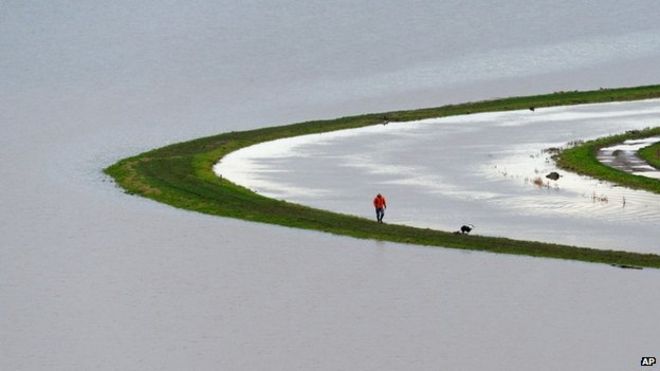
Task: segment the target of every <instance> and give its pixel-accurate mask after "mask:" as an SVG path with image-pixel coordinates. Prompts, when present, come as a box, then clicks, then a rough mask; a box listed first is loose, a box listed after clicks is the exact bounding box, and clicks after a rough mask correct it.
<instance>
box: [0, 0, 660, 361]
mask: <svg viewBox="0 0 660 371" xmlns="http://www.w3.org/2000/svg"><path fill="white" fill-rule="evenodd" d="M658 14H660V3H658V2H656V1H637V2H634V3H622V2H620V1H613V0H605V1H599V2H597V3H593V2H589V3H587V2H585V3H580V4H577V3H576V2H573V1H556V0H553V1H535V2H533V3H530V2H522V1H510V2H501V3H492V2H486V1H481V2H458V1H443V2H437V1H419V2H415V3H414V4H403V3H400V2H396V1H377V2H376V1H360V2H346V1H323V2H315V1H311V2H293V1H283V2H280V3H278V5H277V6H273V5H272V3H268V2H262V1H241V2H235V1H232V2H230V1H209V0H199V1H191V2H176V1H154V0H145V1H140V2H135V1H127V0H118V1H112V2H71V1H65V0H53V1H47V2H35V1H16V0H9V1H4V2H2V4H1V5H0V56H1V57H0V160H1V165H0V190H1V191H2V192H0V369H2V370H90V369H93V370H117V369H121V370H181V369H196V370H218V369H222V370H246V369H249V370H260V369H261V370H277V369H280V370H312V369H327V370H336V369H359V370H370V369H372V370H376V369H377V370H387V369H389V370H397V369H398V370H410V369H452V370H461V369H464V370H465V369H467V370H472V369H490V370H527V369H530V368H531V367H533V368H534V369H538V370H543V369H546V370H557V369H581V370H590V369H592V370H621V369H627V368H632V367H638V365H639V358H640V357H641V356H644V355H656V356H657V353H656V352H657V344H660V336H659V335H658V334H659V333H660V324H658V322H657V321H656V319H657V308H658V307H659V306H660V299H658V298H657V297H656V296H654V295H653V293H654V292H657V291H658V282H659V281H660V280H659V278H660V273H659V272H658V271H655V270H642V271H637V270H634V271H632V270H620V269H615V268H612V267H609V266H605V265H593V264H583V263H576V262H566V261H555V260H543V259H533V258H526V257H515V256H504V255H494V254H486V253H476V252H461V251H454V250H449V249H440V248H438V249H430V248H419V247H413V246H405V245H397V244H390V243H379V242H375V241H361V240H355V239H350V238H344V237H338V236H331V235H326V234H322V233H316V232H310V231H301V230H297V229H290V228H281V227H275V226H268V225H262V224H253V223H245V222H241V221H237V220H231V219H224V218H215V217H209V216H205V215H200V214H195V213H191V212H186V211H181V210H177V209H173V208H170V207H168V206H165V205H161V204H158V203H155V202H152V201H149V200H146V199H141V198H138V197H132V196H128V195H125V194H123V193H122V192H121V190H119V189H117V188H116V187H115V186H114V185H113V184H112V182H110V181H109V180H108V179H107V178H106V177H104V176H103V175H102V173H101V169H102V168H103V167H105V166H107V165H109V164H111V163H113V162H114V161H117V160H118V159H120V158H123V157H126V156H130V155H133V154H136V153H139V152H141V151H144V150H147V149H150V148H154V147H158V146H162V145H164V144H167V143H174V142H177V141H181V140H185V139H191V138H195V137H199V136H203V135H210V134H214V133H218V132H224V131H231V130H245V129H251V128H257V127H264V126H271V125H275V124H284V123H290V122H296V121H304V120H311V119H317V118H324V117H328V118H329V117H338V116H343V115H350V114H356V113H362V112H382V111H386V110H393V109H405V108H414V107H424V106H437V105H441V104H445V103H456V102H462V101H466V100H478V99H486V98H493V97H498V96H500V97H501V96H510V95H523V94H530V93H542V92H549V91H557V90H574V89H593V88H599V87H616V86H625V85H627V86H632V85H641V84H648V83H657V82H658V81H657V77H658V76H660V66H659V65H658V63H657V60H658V58H659V57H660V32H659V31H660V29H659V26H658V25H659V23H658V19H657V15H658ZM576 25H579V28H578V27H576ZM395 199H396V198H395ZM395 205H396V202H395V203H394V204H393V207H394V206H395ZM394 211H395V209H392V210H391V211H390V214H388V216H392V214H395V213H394ZM475 224H476V223H475ZM478 227H479V228H480V227H481V224H479V225H478ZM480 231H481V230H480ZM557 233H559V234H560V233H562V231H557Z"/></svg>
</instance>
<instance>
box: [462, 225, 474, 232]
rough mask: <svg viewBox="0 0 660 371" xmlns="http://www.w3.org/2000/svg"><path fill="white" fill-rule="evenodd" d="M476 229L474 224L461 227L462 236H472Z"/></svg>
mask: <svg viewBox="0 0 660 371" xmlns="http://www.w3.org/2000/svg"><path fill="white" fill-rule="evenodd" d="M473 229H474V225H472V224H467V225H464V226H462V227H461V234H470V232H472V230H473Z"/></svg>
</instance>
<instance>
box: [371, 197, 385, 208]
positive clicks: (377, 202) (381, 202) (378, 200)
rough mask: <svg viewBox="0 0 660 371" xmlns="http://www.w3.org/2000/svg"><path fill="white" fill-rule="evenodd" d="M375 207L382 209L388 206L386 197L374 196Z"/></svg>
mask: <svg viewBox="0 0 660 371" xmlns="http://www.w3.org/2000/svg"><path fill="white" fill-rule="evenodd" d="M374 207H375V208H376V209H381V208H383V207H387V203H386V202H385V197H383V196H376V198H374Z"/></svg>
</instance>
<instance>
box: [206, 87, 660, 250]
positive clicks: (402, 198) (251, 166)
mask: <svg viewBox="0 0 660 371" xmlns="http://www.w3.org/2000/svg"><path fill="white" fill-rule="evenodd" d="M654 121H655V122H657V123H660V100H646V101H638V102H624V103H608V104H595V105H580V106H570V107H555V108H545V109H537V110H535V111H530V110H520V111H510V112H496V113H483V114H474V115H467V116H454V117H446V118H440V119H427V120H422V121H414V122H401V123H389V124H387V125H376V126H371V127H366V128H360V129H353V130H343V131H338V132H331V133H324V134H316V135H307V136H304V137H297V138H288V139H281V140H277V141H273V142H270V143H263V144H258V145H254V146H251V147H248V148H245V149H241V150H239V151H236V152H234V153H231V154H229V155H228V156H226V157H225V158H224V159H223V160H222V161H221V162H219V163H218V164H217V165H216V166H215V171H216V173H218V174H222V176H223V177H225V178H227V179H230V180H232V181H235V182H237V183H239V184H241V185H243V186H246V187H248V188H251V189H253V190H255V191H257V192H259V193H262V194H264V195H267V196H270V197H274V198H278V199H285V200H287V201H292V202H296V203H301V204H305V205H309V206H313V207H318V208H324V209H330V210H334V211H338V212H341V213H349V214H355V215H361V216H366V217H370V218H371V217H373V216H372V215H371V214H372V212H373V208H372V206H371V199H372V198H373V196H374V195H375V194H376V193H379V192H380V193H383V194H384V195H386V197H387V198H388V199H389V203H388V211H387V221H389V222H391V223H399V224H408V225H415V226H420V227H431V228H437V229H443V230H458V228H459V227H460V226H461V225H463V224H474V225H475V226H476V228H475V230H474V232H475V233H479V234H484V235H491V236H505V237H513V238H518V239H528V240H539V241H545V242H551V243H552V242H554V243H565V244H574V245H580V246H588V247H594V248H601V249H618V250H630V251H639V252H653V253H660V229H658V225H660V196H658V195H657V194H654V193H650V192H645V191H636V190H631V189H626V188H622V187H617V186H614V185H613V184H610V183H605V182H600V181H598V180H595V179H592V178H588V177H583V176H579V175H576V174H572V173H567V172H565V171H563V170H562V169H558V168H557V167H556V166H555V163H554V161H552V159H551V153H549V152H548V151H546V150H547V149H550V148H558V147H561V146H565V145H566V144H567V143H569V142H572V141H576V140H578V139H580V138H583V139H592V138H595V137H600V136H604V135H610V134H614V133H620V132H623V131H625V130H632V129H639V128H642V127H644V126H647V125H648V124H649V123H653V122H654ZM640 145H641V144H640ZM646 145H648V143H647V144H646ZM551 172H558V173H559V174H561V178H559V179H557V180H556V181H555V180H551V179H548V178H547V177H546V175H548V174H550V173H551ZM559 231H561V232H559Z"/></svg>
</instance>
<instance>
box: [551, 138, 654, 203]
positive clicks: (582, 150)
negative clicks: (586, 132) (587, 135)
mask: <svg viewBox="0 0 660 371" xmlns="http://www.w3.org/2000/svg"><path fill="white" fill-rule="evenodd" d="M654 135H660V127H655V128H649V129H644V130H633V131H628V132H626V133H623V134H618V135H612V136H609V137H604V138H598V139H594V140H590V141H588V142H584V143H580V144H577V145H576V146H574V147H571V148H568V149H565V150H563V151H561V152H560V153H559V154H558V155H556V156H555V160H556V161H557V165H559V166H560V167H562V168H564V169H566V170H569V171H573V172H576V173H580V174H584V175H589V176H591V177H594V178H597V179H602V180H607V181H609V182H612V183H616V184H620V185H623V186H626V187H629V188H635V189H643V190H646V191H649V192H654V193H660V180H657V179H652V178H648V177H645V176H640V175H633V174H630V173H627V172H625V171H622V170H618V169H615V168H613V167H610V166H607V165H605V164H603V163H601V162H600V161H598V159H597V158H596V155H597V153H598V150H599V149H601V148H603V147H608V146H611V145H615V144H617V143H621V142H623V141H625V140H628V139H641V138H646V137H650V136H654ZM651 147H653V146H651ZM651 147H647V148H651Z"/></svg>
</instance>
